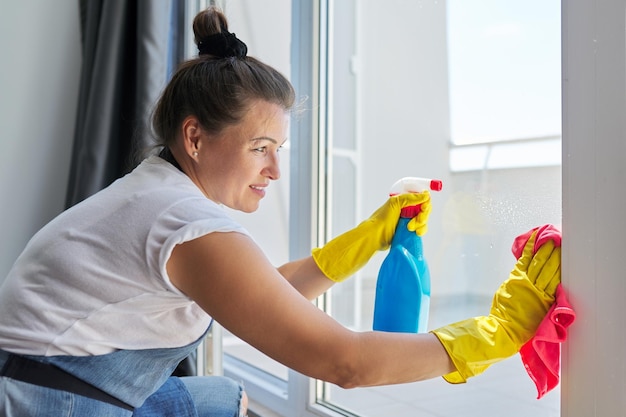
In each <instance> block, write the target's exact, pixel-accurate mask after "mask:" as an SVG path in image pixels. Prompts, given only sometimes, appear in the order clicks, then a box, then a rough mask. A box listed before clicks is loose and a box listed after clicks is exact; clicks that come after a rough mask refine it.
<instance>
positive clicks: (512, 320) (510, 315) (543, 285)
mask: <svg viewBox="0 0 626 417" xmlns="http://www.w3.org/2000/svg"><path fill="white" fill-rule="evenodd" d="M535 238H536V232H535V233H533V234H532V235H531V237H530V239H528V242H527V243H526V245H525V246H524V251H523V253H522V256H521V257H520V258H519V259H518V261H517V264H516V265H515V268H514V269H513V271H511V274H510V276H509V279H507V280H506V281H505V282H504V283H503V284H502V285H501V286H500V288H499V289H498V291H497V292H496V294H495V295H494V298H493V303H492V306H491V311H490V314H489V315H488V316H482V317H474V318H471V319H467V320H463V321H460V322H458V323H454V324H450V325H448V326H444V327H441V328H439V329H436V330H433V332H432V333H434V334H435V335H436V336H437V337H438V338H439V340H440V341H441V343H442V344H443V346H444V348H445V349H446V351H447V352H448V355H449V356H450V359H452V362H453V363H454V366H455V367H456V369H457V371H456V372H452V373H450V374H447V375H444V379H445V380H446V381H448V382H451V383H461V382H466V381H467V378H469V377H472V376H475V375H478V374H480V373H482V372H483V371H485V369H487V368H488V367H489V366H490V365H492V364H493V363H495V362H498V361H500V360H502V359H505V358H508V357H509V356H512V355H514V354H516V353H517V352H519V350H520V348H521V347H522V345H523V344H524V343H526V342H527V341H528V340H530V339H531V338H532V337H533V336H534V334H535V332H536V331H537V327H539V324H540V323H541V320H542V319H543V318H544V317H545V315H546V313H547V312H548V310H549V309H550V306H551V305H552V303H553V302H554V297H555V292H556V287H557V286H558V284H559V283H560V282H561V248H560V247H556V248H555V246H554V242H553V241H551V240H550V241H547V242H546V243H544V244H543V245H542V246H541V247H540V248H539V250H537V252H536V253H535V255H534V256H533V245H534V243H535Z"/></svg>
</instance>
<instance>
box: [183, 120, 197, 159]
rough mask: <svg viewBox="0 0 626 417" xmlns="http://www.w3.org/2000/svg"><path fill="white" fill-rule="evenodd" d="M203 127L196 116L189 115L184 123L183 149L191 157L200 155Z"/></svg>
mask: <svg viewBox="0 0 626 417" xmlns="http://www.w3.org/2000/svg"><path fill="white" fill-rule="evenodd" d="M201 132H202V128H201V127H200V122H199V121H198V119H197V118H196V116H187V117H186V118H185V120H183V123H182V136H183V137H182V139H183V141H182V142H183V149H184V150H185V153H186V154H187V155H188V156H190V157H191V158H193V159H195V158H196V157H197V156H198V151H199V149H200V141H199V139H200V136H201Z"/></svg>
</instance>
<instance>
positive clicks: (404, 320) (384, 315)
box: [373, 177, 442, 333]
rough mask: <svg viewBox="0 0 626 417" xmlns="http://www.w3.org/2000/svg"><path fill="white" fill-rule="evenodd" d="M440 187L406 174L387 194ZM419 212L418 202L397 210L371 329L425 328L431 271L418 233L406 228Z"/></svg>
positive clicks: (409, 330)
mask: <svg viewBox="0 0 626 417" xmlns="http://www.w3.org/2000/svg"><path fill="white" fill-rule="evenodd" d="M441 188H442V183H441V181H439V180H431V179H426V178H416V177H406V178H402V179H401V180H399V181H397V182H396V183H395V184H394V185H393V186H392V187H391V191H390V193H389V195H390V196H392V195H397V194H402V193H409V192H414V193H415V192H422V191H426V190H432V191H440V190H441ZM419 211H420V206H419V205H418V206H411V207H405V208H403V209H402V211H401V213H400V219H399V221H398V225H397V226H396V232H395V234H394V236H393V240H392V241H391V248H390V249H389V254H388V255H387V257H386V258H385V260H384V261H383V263H382V265H381V267H380V270H379V272H378V280H377V282H376V299H375V302H374V326H373V327H374V330H381V331H386V332H402V333H420V332H425V331H426V329H427V326H428V311H429V307H430V272H429V270H428V264H427V263H426V259H425V258H424V249H423V246H422V238H421V236H418V235H417V234H415V232H412V231H409V230H408V229H407V224H408V223H409V221H410V220H411V219H412V218H413V217H415V216H416V215H417V214H418V213H419Z"/></svg>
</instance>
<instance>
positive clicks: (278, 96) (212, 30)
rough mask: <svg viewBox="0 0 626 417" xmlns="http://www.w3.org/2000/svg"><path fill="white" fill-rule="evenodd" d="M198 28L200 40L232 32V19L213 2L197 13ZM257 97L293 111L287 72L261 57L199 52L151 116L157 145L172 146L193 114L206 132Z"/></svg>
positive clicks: (233, 116) (241, 113) (230, 122)
mask: <svg viewBox="0 0 626 417" xmlns="http://www.w3.org/2000/svg"><path fill="white" fill-rule="evenodd" d="M193 30H194V35H195V42H196V44H197V45H200V43H201V42H202V41H203V40H204V39H207V38H208V37H210V36H211V35H215V34H219V33H225V34H227V33H228V23H227V21H226V17H225V16H224V14H223V13H222V12H221V11H220V10H219V9H217V8H215V7H213V6H212V7H209V8H208V9H206V10H204V11H202V12H200V13H198V15H196V17H195V19H194V22H193ZM229 35H232V34H229ZM232 36H233V37H234V35H232ZM243 45H244V47H245V44H243ZM257 99H260V100H265V101H268V102H270V103H274V104H277V105H279V106H282V107H283V108H284V109H285V110H286V111H289V110H291V109H292V107H293V105H294V101H295V92H294V89H293V86H292V85H291V83H290V82H289V80H287V78H285V76H283V75H282V74H281V73H280V72H278V71H277V70H275V69H274V68H272V67H271V66H269V65H267V64H264V63H263V62H261V61H259V60H258V59H256V58H253V57H250V56H225V57H224V56H215V55H210V54H200V55H199V56H198V57H197V58H194V59H190V60H188V61H186V62H184V63H183V64H182V65H181V66H180V67H179V68H178V69H177V71H176V73H175V74H174V76H173V77H172V79H171V80H170V82H169V83H168V85H167V87H166V88H165V90H164V91H163V93H162V95H161V97H160V99H159V101H158V103H157V106H156V109H155V111H154V113H153V115H152V129H153V131H154V135H155V136H156V139H157V142H158V143H157V144H158V145H161V146H167V145H170V144H171V143H172V142H173V141H174V140H175V139H176V136H177V134H178V133H179V132H178V129H179V128H180V125H181V123H182V121H183V120H184V119H185V118H186V117H188V116H190V115H194V116H196V117H197V118H198V120H199V122H200V124H201V125H202V127H203V128H204V129H205V130H206V131H207V132H209V133H213V134H215V133H219V132H220V131H222V130H223V129H224V128H225V127H227V126H229V125H233V124H236V123H237V122H239V121H240V120H241V118H242V117H243V116H244V114H245V112H246V110H247V109H248V106H249V105H250V104H251V102H252V101H253V100H257Z"/></svg>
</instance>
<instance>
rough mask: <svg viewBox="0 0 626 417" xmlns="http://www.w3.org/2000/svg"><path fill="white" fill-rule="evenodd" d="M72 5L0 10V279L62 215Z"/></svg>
mask: <svg viewBox="0 0 626 417" xmlns="http://www.w3.org/2000/svg"><path fill="white" fill-rule="evenodd" d="M79 32H80V29H79V12H78V1H76V0H57V1H54V2H53V1H49V0H28V1H5V2H2V5H1V6H0V50H1V51H2V55H3V56H2V65H1V66H0V97H1V98H0V143H1V145H2V146H1V149H2V151H1V152H0V199H1V203H0V230H2V234H3V239H2V245H1V246H2V250H0V282H1V281H2V280H3V279H4V276H5V275H6V273H7V272H8V270H9V268H10V267H11V265H12V264H13V261H14V260H15V258H16V257H17V256H18V255H19V253H20V252H21V250H22V249H23V247H24V245H25V244H26V242H27V241H28V239H29V238H30V237H31V236H32V235H33V234H34V233H35V232H36V231H37V230H38V229H39V228H40V227H41V226H42V225H43V224H45V223H46V222H47V221H48V220H50V219H51V218H52V217H54V216H55V215H56V214H58V213H59V212H60V211H62V210H63V208H64V204H65V191H66V185H67V179H68V173H69V161H70V155H71V147H72V142H73V135H74V119H75V113H76V103H77V100H78V84H79V78H80V66H81V54H80V34H79Z"/></svg>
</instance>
